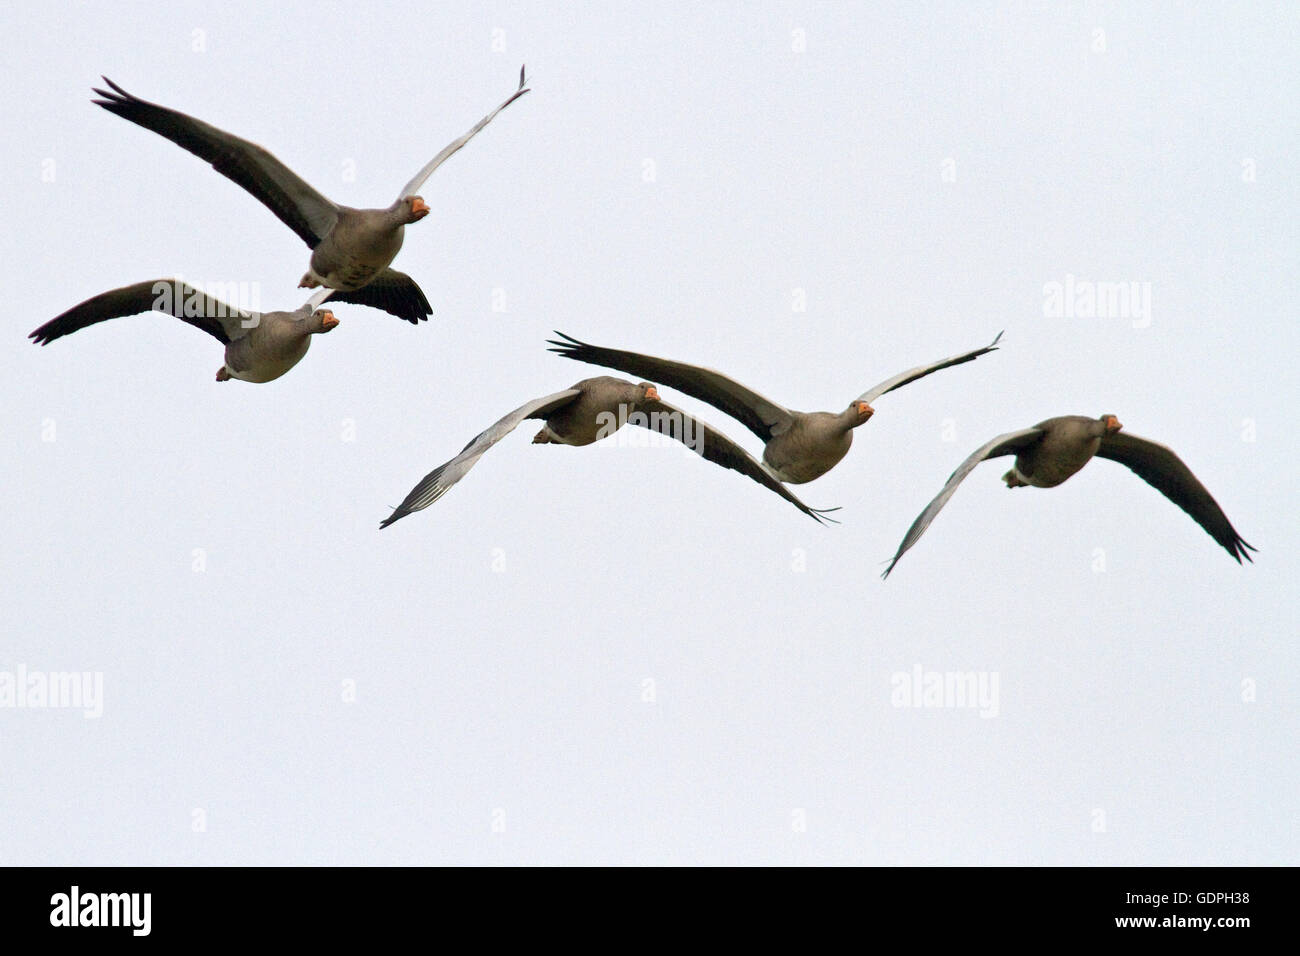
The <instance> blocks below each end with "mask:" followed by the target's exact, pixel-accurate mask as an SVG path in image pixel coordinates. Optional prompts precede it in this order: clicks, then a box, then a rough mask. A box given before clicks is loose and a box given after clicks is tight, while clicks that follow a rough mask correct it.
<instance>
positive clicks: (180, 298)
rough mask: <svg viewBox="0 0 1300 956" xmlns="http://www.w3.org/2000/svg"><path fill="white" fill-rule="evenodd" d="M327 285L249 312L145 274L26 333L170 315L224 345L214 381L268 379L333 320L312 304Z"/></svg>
mask: <svg viewBox="0 0 1300 956" xmlns="http://www.w3.org/2000/svg"><path fill="white" fill-rule="evenodd" d="M330 292H331V290H329V289H321V290H320V291H319V292H316V293H315V294H314V295H312V297H311V298H310V299H308V300H307V301H306V303H304V304H303V305H302V307H301V308H299V309H297V310H295V311H293V312H251V311H245V310H242V309H237V308H235V307H234V306H233V305H227V304H226V303H225V302H222V301H221V300H220V299H215V298H213V297H212V296H210V295H208V294H207V293H205V292H202V291H200V290H199V289H196V288H194V287H193V286H191V285H188V284H187V283H184V282H181V281H180V280H179V279H150V280H149V281H147V282H137V283H136V284H135V285H128V286H123V287H122V288H120V289H114V290H112V291H111V292H104V293H101V294H100V295H97V296H94V297H93V298H90V299H87V300H86V301H85V302H82V303H81V304H80V305H76V306H73V307H72V308H71V309H69V310H68V311H67V312H64V313H63V314H62V315H60V316H58V317H57V318H54V319H51V320H50V321H49V322H46V323H45V324H44V325H42V326H41V327H40V328H39V329H37V330H36V331H35V332H32V333H30V334H29V335H28V338H30V339H31V340H32V341H34V342H35V343H36V344H37V345H49V344H50V343H51V342H53V341H54V340H55V339H57V338H62V337H63V336H65V335H70V334H72V333H73V332H76V331H77V330H78V329H84V328H85V327H86V326H88V325H94V324H95V323H97V322H106V321H108V320H109V319H118V318H122V317H123V316H127V315H138V314H139V313H141V312H163V313H166V314H168V315H173V316H175V317H176V318H178V319H180V320H181V321H182V322H186V323H188V324H190V325H192V326H194V327H195V328H196V329H202V330H203V331H204V332H207V333H208V334H209V335H211V336H212V337H213V338H215V339H216V340H217V341H218V342H220V343H221V344H222V345H224V346H225V347H226V361H225V364H224V365H222V366H221V368H219V369H217V381H218V382H224V381H227V380H228V379H232V378H237V379H239V380H240V381H243V382H269V381H272V380H273V379H277V378H279V377H280V376H281V375H283V374H284V373H285V372H287V371H289V369H291V368H293V367H294V366H295V365H297V364H298V362H299V361H300V360H301V359H302V357H303V356H304V355H306V354H307V349H308V347H309V346H310V345H311V337H312V336H313V335H319V334H320V333H322V332H328V331H329V330H330V329H332V328H334V327H335V326H336V325H338V324H339V320H338V319H336V318H334V313H333V312H331V311H329V310H328V309H318V308H317V306H318V305H320V304H321V303H322V302H323V301H324V300H325V299H327V298H328V297H329V295H330Z"/></svg>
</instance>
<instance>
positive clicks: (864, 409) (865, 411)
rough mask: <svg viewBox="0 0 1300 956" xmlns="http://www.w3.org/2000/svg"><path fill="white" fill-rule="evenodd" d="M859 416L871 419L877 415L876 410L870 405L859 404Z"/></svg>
mask: <svg viewBox="0 0 1300 956" xmlns="http://www.w3.org/2000/svg"><path fill="white" fill-rule="evenodd" d="M858 414H859V415H865V416H867V418H870V417H871V416H872V415H874V414H876V410H875V409H874V408H872V407H871V406H870V405H868V404H867V403H866V402H858Z"/></svg>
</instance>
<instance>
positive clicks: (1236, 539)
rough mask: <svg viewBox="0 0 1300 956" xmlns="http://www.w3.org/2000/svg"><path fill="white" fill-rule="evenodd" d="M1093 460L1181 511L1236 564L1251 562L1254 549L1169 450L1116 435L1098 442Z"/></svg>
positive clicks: (1124, 435) (1212, 498)
mask: <svg viewBox="0 0 1300 956" xmlns="http://www.w3.org/2000/svg"><path fill="white" fill-rule="evenodd" d="M1097 457H1098V458H1109V459H1110V460H1111V461H1117V462H1119V463H1120V464H1121V465H1124V466H1125V467H1127V468H1128V469H1129V470H1130V471H1132V472H1133V473H1134V474H1136V475H1137V476H1138V477H1139V478H1141V479H1142V480H1143V481H1145V482H1146V483H1147V484H1148V485H1150V486H1151V487H1153V488H1155V489H1156V491H1158V492H1160V493H1161V494H1162V495H1164V496H1165V497H1166V498H1168V499H1169V500H1170V501H1172V502H1173V503H1174V504H1176V505H1178V507H1180V508H1182V509H1183V511H1185V512H1187V514H1189V515H1191V517H1192V519H1193V520H1194V521H1195V522H1196V523H1197V524H1199V525H1200V526H1201V527H1202V528H1204V529H1205V530H1206V532H1208V533H1209V535H1210V537H1212V538H1213V539H1214V540H1215V541H1217V542H1219V544H1221V545H1222V546H1223V548H1224V550H1226V551H1227V552H1228V553H1229V554H1230V555H1232V556H1233V558H1235V559H1236V561H1237V563H1238V564H1241V559H1242V558H1245V559H1246V560H1247V561H1254V558H1252V557H1251V556H1250V554H1249V551H1255V550H1258V549H1256V548H1254V547H1252V546H1251V545H1249V544H1247V543H1246V542H1245V541H1244V540H1243V539H1242V537H1241V535H1239V534H1237V529H1236V528H1234V527H1233V526H1232V522H1230V521H1229V520H1228V516H1227V515H1226V514H1224V513H1223V509H1222V508H1220V507H1219V503H1218V502H1217V501H1215V500H1214V497H1213V496H1212V495H1211V494H1210V492H1209V490H1208V489H1206V487H1205V485H1203V484H1201V482H1200V479H1198V478H1197V477H1196V476H1195V475H1194V474H1192V470H1191V469H1190V468H1188V467H1187V465H1185V464H1184V463H1183V460H1182V459H1181V458H1179V457H1178V456H1177V455H1176V454H1174V451H1173V449H1171V448H1168V447H1166V446H1165V445H1161V444H1159V443H1158V442H1153V441H1150V440H1149V439H1146V438H1139V437H1137V436H1136V435H1126V434H1123V433H1122V432H1120V433H1115V434H1111V435H1106V436H1104V437H1103V438H1102V440H1101V447H1100V448H1099V449H1097Z"/></svg>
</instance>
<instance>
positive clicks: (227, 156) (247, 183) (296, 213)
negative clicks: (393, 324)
mask: <svg viewBox="0 0 1300 956" xmlns="http://www.w3.org/2000/svg"><path fill="white" fill-rule="evenodd" d="M104 82H105V83H107V84H108V85H109V86H110V87H112V90H101V89H96V90H95V92H96V93H97V94H99V96H101V97H102V99H98V100H94V101H93V102H94V103H95V104H96V105H98V106H102V107H103V108H104V109H106V110H108V111H109V112H110V113H116V114H117V115H118V116H120V117H122V118H123V119H126V120H130V121H131V122H132V123H135V124H136V125H137V126H143V127H144V128H145V129H148V130H153V132H155V133H157V134H158V135H160V136H163V137H166V138H167V139H169V140H171V141H172V142H173V143H175V144H176V145H177V146H179V147H181V148H182V149H186V150H189V151H190V152H191V153H193V154H194V155H195V156H198V157H199V158H200V159H203V160H205V161H206V162H208V163H210V164H211V165H212V168H213V169H215V170H216V171H217V172H219V173H221V175H223V176H225V177H226V178H227V179H230V180H232V181H234V182H236V183H238V184H239V185H240V186H243V187H244V189H246V190H247V191H248V192H249V193H251V194H252V195H253V196H254V197H255V198H256V199H257V200H258V201H259V202H261V203H262V204H263V205H265V206H266V207H267V208H268V209H270V210H271V212H273V213H275V214H276V216H278V217H279V219H280V221H281V222H283V223H284V224H285V225H286V226H288V227H289V228H290V229H292V230H293V231H294V232H296V233H297V234H298V236H299V237H300V238H301V239H302V241H303V242H305V243H307V245H308V246H310V247H311V248H313V249H315V248H316V246H317V245H318V244H319V243H320V241H321V239H323V238H324V237H325V236H326V234H328V233H329V231H330V230H331V229H333V228H334V223H335V222H337V221H338V206H336V205H335V204H334V203H332V202H330V201H329V200H328V199H326V198H325V197H324V196H322V195H321V194H320V193H319V192H317V191H316V190H315V189H313V188H312V187H311V186H310V185H308V184H307V182H306V181H305V180H303V179H302V177H300V176H299V175H298V174H297V173H295V172H294V171H293V170H291V169H290V168H289V167H288V166H286V165H285V164H284V163H282V162H280V160H278V159H276V158H275V157H274V156H272V155H271V154H270V153H269V152H268V151H267V150H266V149H264V148H262V147H261V146H258V145H257V144H256V143H250V142H249V141H248V140H246V139H240V138H239V137H238V136H234V135H232V134H230V133H227V132H225V131H224V130H219V129H217V128H216V127H215V126H209V125H208V124H207V123H204V122H202V121H201V120H196V119H195V118H194V117H192V116H187V115H186V114H184V113H181V112H179V111H177V110H173V109H168V108H167V107H165V106H159V105H158V104H157V103H149V102H147V101H145V100H142V99H139V98H137V97H135V96H132V95H131V94H130V93H128V92H127V91H126V90H124V89H122V87H120V86H118V85H117V84H116V83H114V82H113V81H112V80H110V79H109V78H108V77H104Z"/></svg>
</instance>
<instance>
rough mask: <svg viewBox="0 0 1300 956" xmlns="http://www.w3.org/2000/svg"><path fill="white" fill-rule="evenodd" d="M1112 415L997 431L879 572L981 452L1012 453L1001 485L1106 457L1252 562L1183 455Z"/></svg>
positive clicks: (1063, 474)
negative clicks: (1130, 430) (1128, 431)
mask: <svg viewBox="0 0 1300 956" xmlns="http://www.w3.org/2000/svg"><path fill="white" fill-rule="evenodd" d="M1123 427H1124V426H1122V425H1121V424H1120V423H1119V419H1118V418H1116V417H1115V416H1114V415H1102V416H1101V417H1100V418H1088V417H1087V416H1086V415H1062V416H1061V417H1059V418H1049V419H1047V421H1044V422H1039V423H1038V424H1037V425H1035V426H1034V427H1033V428H1022V429H1020V430H1019V431H1014V432H1007V433H1006V434H1005V435H999V436H998V437H997V438H994V439H993V440H992V441H990V442H989V443H987V444H986V445H984V446H982V447H981V448H979V449H978V450H976V452H975V453H974V454H973V455H971V456H970V457H969V458H967V459H966V460H965V461H963V462H962V463H961V464H960V465H959V466H958V467H957V470H956V471H954V472H953V473H952V475H951V476H950V477H949V478H948V483H947V484H946V485H944V486H943V490H942V491H940V492H939V494H938V495H936V496H935V498H934V500H933V501H931V502H930V503H929V504H928V505H927V506H926V508H925V510H924V511H922V512H921V514H920V515H919V516H918V517H917V519H916V520H915V521H914V522H912V527H910V528H908V529H907V534H906V535H904V536H903V542H902V544H900V545H899V546H898V553H897V554H895V555H894V557H893V560H891V561H890V562H889V567H888V568H886V569H885V572H884V574H883V575H881V576H882V577H889V572H890V571H892V570H894V565H896V564H897V563H898V559H899V558H901V557H902V556H903V555H904V554H905V553H906V552H907V549H908V548H910V547H911V546H912V545H914V544H916V542H917V541H919V540H920V538H921V535H923V534H925V529H926V528H928V527H930V522H931V521H933V520H934V516H935V515H937V514H938V513H939V511H940V510H941V509H942V508H943V506H944V505H945V504H947V502H948V499H949V498H951V497H952V495H953V492H955V491H956V490H957V486H958V485H960V484H961V482H962V479H963V478H965V477H966V476H967V475H968V474H970V473H971V471H972V470H973V469H974V468H975V466H976V465H978V464H979V463H980V462H982V461H984V460H985V459H986V458H998V457H1001V456H1003V455H1015V456H1016V463H1015V466H1014V467H1013V468H1012V469H1011V470H1010V471H1008V472H1007V473H1006V474H1005V475H1003V476H1002V480H1003V481H1005V482H1006V483H1007V487H1008V488H1022V487H1029V486H1032V487H1034V488H1055V487H1056V486H1057V485H1059V484H1061V483H1062V482H1063V481H1065V480H1066V479H1067V478H1069V477H1070V476H1071V475H1073V474H1074V473H1075V472H1077V471H1078V470H1079V469H1081V468H1082V467H1083V466H1084V465H1086V464H1087V463H1088V462H1089V461H1091V460H1092V458H1093V456H1096V457H1098V458H1109V459H1110V460H1111V461H1117V462H1119V463H1120V464H1121V465H1124V466H1126V467H1127V468H1128V469H1129V470H1131V471H1132V472H1133V473H1134V474H1136V475H1137V476H1138V477H1139V478H1141V479H1142V480H1143V481H1145V482H1146V483H1147V484H1149V485H1150V486H1151V487H1153V488H1155V489H1156V491H1158V492H1160V493H1161V494H1162V495H1164V496H1165V497H1166V498H1168V499H1169V500H1170V501H1172V502H1173V503H1174V504H1176V505H1178V507H1180V508H1182V509H1183V510H1184V511H1186V512H1187V513H1188V514H1189V515H1191V516H1192V518H1193V520H1195V521H1196V523H1197V524H1199V525H1200V526H1201V527H1202V528H1204V529H1205V530H1206V531H1207V532H1209V535H1210V537H1212V538H1213V539H1214V540H1215V541H1217V542H1219V544H1221V545H1223V548H1224V550H1225V551H1227V552H1228V554H1230V555H1232V556H1233V558H1235V559H1236V561H1237V563H1238V564H1241V559H1242V558H1245V559H1246V560H1247V561H1252V562H1253V561H1254V558H1252V557H1251V556H1250V554H1249V553H1248V551H1256V550H1258V549H1256V548H1254V547H1251V545H1249V544H1247V543H1246V542H1245V541H1244V540H1242V537H1241V535H1239V534H1237V530H1236V529H1235V528H1234V527H1233V526H1232V523H1231V522H1229V521H1228V516H1227V515H1225V514H1224V513H1223V509H1222V508H1220V507H1219V504H1218V502H1216V501H1215V500H1214V498H1213V497H1211V496H1210V493H1209V492H1208V491H1207V490H1206V489H1205V486H1204V485H1203V484H1201V483H1200V481H1199V480H1198V479H1197V477H1196V476H1195V475H1194V474H1192V472H1191V469H1190V468H1188V467H1187V466H1186V465H1185V464H1183V460H1182V459H1181V458H1179V457H1178V456H1177V455H1176V454H1174V452H1173V451H1172V450H1171V449H1169V448H1166V447H1165V446H1164V445H1159V444H1156V443H1155V442H1153V441H1148V440H1147V439H1145V438H1138V437H1137V436H1135V435H1121V434H1120V429H1121V428H1123Z"/></svg>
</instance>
